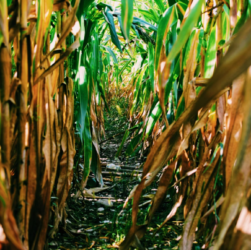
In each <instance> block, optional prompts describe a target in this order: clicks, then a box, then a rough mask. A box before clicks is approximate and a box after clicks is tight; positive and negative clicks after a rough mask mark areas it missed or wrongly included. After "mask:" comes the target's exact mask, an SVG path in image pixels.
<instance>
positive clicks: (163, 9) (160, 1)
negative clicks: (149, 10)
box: [154, 0, 165, 13]
mask: <svg viewBox="0 0 251 250" xmlns="http://www.w3.org/2000/svg"><path fill="white" fill-rule="evenodd" d="M154 1H155V3H156V4H157V5H158V7H159V9H160V10H161V12H162V13H163V12H164V11H165V5H164V4H163V2H162V0H154Z"/></svg>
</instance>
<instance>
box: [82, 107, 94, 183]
mask: <svg viewBox="0 0 251 250" xmlns="http://www.w3.org/2000/svg"><path fill="white" fill-rule="evenodd" d="M89 117H90V114H89V112H88V114H87V115H86V117H85V129H84V136H83V138H84V172H83V177H82V183H83V184H85V183H86V181H87V178H88V176H89V174H90V166H91V161H92V136H91V130H90V118H89Z"/></svg>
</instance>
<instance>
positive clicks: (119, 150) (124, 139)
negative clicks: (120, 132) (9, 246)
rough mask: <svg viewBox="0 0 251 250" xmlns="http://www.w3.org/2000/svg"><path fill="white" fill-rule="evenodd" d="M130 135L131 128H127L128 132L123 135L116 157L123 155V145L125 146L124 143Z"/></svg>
mask: <svg viewBox="0 0 251 250" xmlns="http://www.w3.org/2000/svg"><path fill="white" fill-rule="evenodd" d="M128 135H129V130H126V132H125V134H124V136H123V139H122V142H121V144H120V146H119V149H118V151H117V153H116V157H118V156H120V155H121V151H122V149H123V146H124V143H125V141H126V139H127V138H128Z"/></svg>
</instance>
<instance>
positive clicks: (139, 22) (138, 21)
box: [132, 17, 158, 31]
mask: <svg viewBox="0 0 251 250" xmlns="http://www.w3.org/2000/svg"><path fill="white" fill-rule="evenodd" d="M132 23H133V24H134V25H139V26H144V28H146V29H150V30H153V31H157V30H158V27H156V26H154V25H152V24H150V23H148V22H146V21H145V20H142V19H140V18H138V17H133V21H132Z"/></svg>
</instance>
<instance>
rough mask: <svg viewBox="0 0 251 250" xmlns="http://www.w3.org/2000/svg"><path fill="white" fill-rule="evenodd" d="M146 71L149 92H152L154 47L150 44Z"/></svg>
mask: <svg viewBox="0 0 251 250" xmlns="http://www.w3.org/2000/svg"><path fill="white" fill-rule="evenodd" d="M148 70H149V77H150V84H151V90H152V92H154V47H153V45H152V44H151V43H149V44H148Z"/></svg>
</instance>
